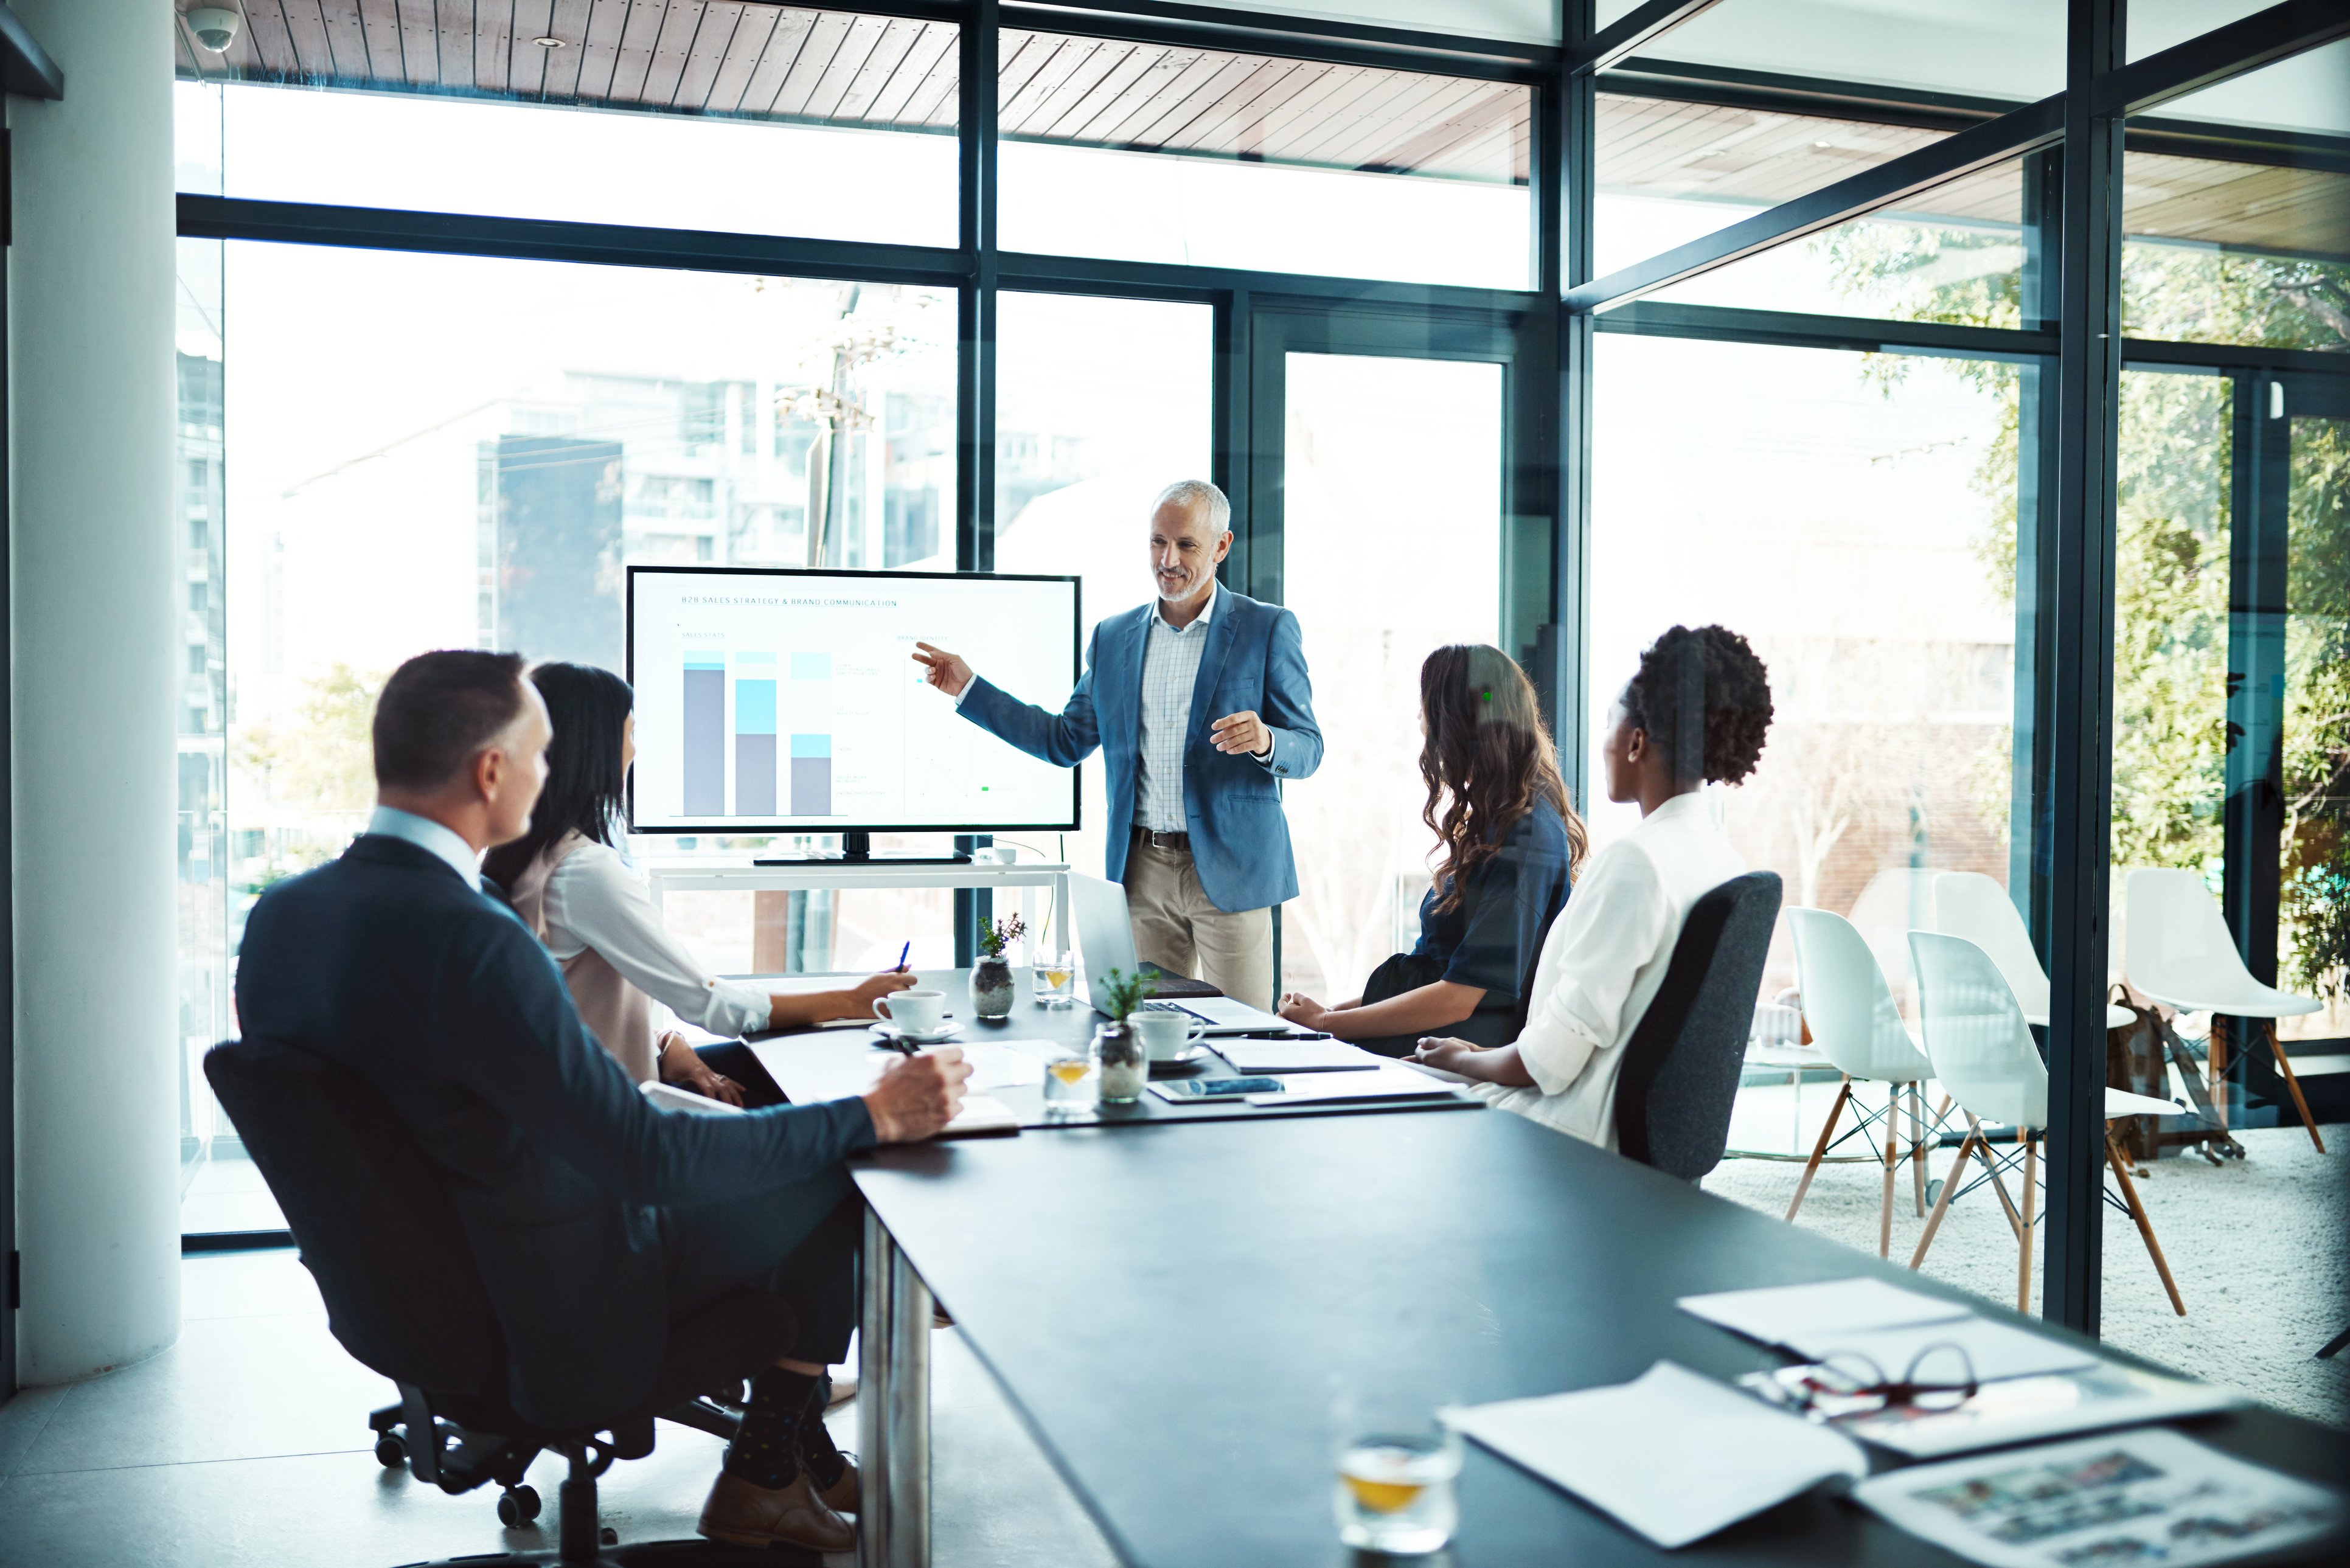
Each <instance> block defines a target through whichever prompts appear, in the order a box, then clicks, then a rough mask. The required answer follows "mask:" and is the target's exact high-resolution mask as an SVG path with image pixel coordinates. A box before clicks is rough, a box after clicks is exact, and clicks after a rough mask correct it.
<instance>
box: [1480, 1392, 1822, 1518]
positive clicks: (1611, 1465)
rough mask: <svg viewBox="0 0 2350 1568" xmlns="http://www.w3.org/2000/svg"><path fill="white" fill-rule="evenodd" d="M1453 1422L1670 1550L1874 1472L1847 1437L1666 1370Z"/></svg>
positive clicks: (1512, 1403) (1485, 1408) (1507, 1403)
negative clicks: (1831, 1483)
mask: <svg viewBox="0 0 2350 1568" xmlns="http://www.w3.org/2000/svg"><path fill="white" fill-rule="evenodd" d="M1444 1418H1445V1420H1446V1421H1447V1422H1449V1423H1450V1424H1451V1426H1452V1427H1454V1428H1456V1429H1458V1430H1459V1431H1460V1432H1461V1434H1462V1435H1463V1436H1465V1437H1469V1438H1474V1439H1476V1440H1477V1441H1478V1442H1480V1443H1482V1444H1483V1445H1484V1446H1485V1447H1486V1448H1489V1449H1492V1450H1493V1451H1494V1452H1495V1453H1497V1454H1500V1455H1501V1456H1502V1457H1503V1458H1504V1459H1509V1460H1511V1461H1513V1463H1516V1464H1519V1465H1523V1466H1524V1467H1525V1468H1526V1469H1529V1470H1532V1471H1533V1472H1534V1474H1536V1475H1538V1476H1541V1477H1542V1478H1543V1479H1544V1480H1548V1481H1550V1482H1551V1483H1553V1484H1554V1485H1555V1486H1558V1487H1560V1488H1562V1489H1564V1490H1567V1491H1570V1492H1573V1493H1574V1494H1575V1496H1576V1497H1579V1498H1581V1499H1582V1500H1583V1501H1586V1502H1587V1503H1589V1504H1591V1506H1592V1507H1594V1508H1596V1509H1598V1510H1599V1511H1601V1512H1603V1513H1606V1514H1607V1515H1609V1516H1610V1517H1611V1518H1613V1519H1615V1520H1617V1521H1618V1522H1620V1523H1622V1524H1624V1525H1627V1526H1628V1527H1629V1528H1631V1529H1632V1530H1635V1531H1638V1532H1639V1533H1640V1534H1642V1535H1645V1536H1647V1537H1648V1539H1649V1540H1650V1541H1653V1542H1656V1543H1657V1544H1658V1545H1659V1546H1662V1547H1665V1548H1667V1549H1670V1548H1672V1547H1676V1546H1686V1545H1688V1544H1689V1543H1690V1542H1692V1541H1699V1540H1702V1539H1703V1538H1704V1537H1706V1536H1709V1535H1711V1534H1712V1533H1713V1532H1715V1531H1717V1530H1721V1529H1723V1528H1725V1527H1726V1526H1729V1525H1731V1524H1735V1523H1737V1522H1738V1521H1740V1520H1742V1519H1744V1518H1746V1517H1748V1516H1749V1515H1751V1514H1756V1513H1760V1512H1762V1511H1763V1510H1764V1509H1766V1508H1769V1507H1771V1506H1772V1505H1773V1503H1779V1502H1783V1501H1786V1500H1787V1499H1789V1498H1791V1497H1794V1496H1795V1495H1796V1494H1798V1493H1799V1492H1804V1491H1808V1490H1810V1489H1811V1488H1813V1487H1814V1486H1816V1485H1818V1484H1819V1483H1820V1482H1821V1481H1824V1480H1829V1479H1831V1478H1834V1477H1847V1478H1856V1477H1859V1476H1863V1475H1866V1473H1867V1472H1868V1461H1867V1460H1866V1458H1864V1457H1863V1455H1862V1453H1861V1449H1860V1445H1859V1444H1857V1443H1856V1442H1854V1441H1853V1440H1852V1439H1851V1438H1847V1437H1846V1436H1844V1435H1843V1434H1842V1433H1840V1432H1835V1431H1832V1430H1830V1429H1829V1428H1825V1427H1821V1426H1816V1425H1814V1424H1813V1423H1812V1422H1809V1421H1806V1420H1804V1419H1803V1418H1802V1417H1797V1416H1791V1415H1788V1414H1786V1413H1785V1412H1784V1411H1780V1410H1774V1409H1773V1408H1771V1407H1769V1406H1767V1405H1765V1404H1763V1402H1762V1401H1761V1400H1759V1399H1754V1398H1751V1397H1748V1396H1746V1395H1744V1394H1742V1393H1740V1392H1738V1391H1737V1390H1736V1389H1734V1388H1731V1387H1730V1386H1727V1385H1725V1384H1721V1383H1717V1382H1715V1381H1714V1380H1713V1379H1712V1378H1711V1377H1703V1376H1699V1375H1698V1374H1697V1373H1694V1372H1691V1371H1690V1369H1689V1368H1688V1367H1686V1366H1677V1365H1676V1364H1674V1363H1672V1362H1669V1361H1659V1362H1658V1363H1657V1364H1656V1365H1655V1366H1651V1367H1649V1368H1648V1371H1647V1372H1645V1373H1643V1374H1641V1375H1640V1376H1638V1377H1637V1378H1635V1379H1633V1380H1632V1381H1631V1382H1629V1383H1619V1384H1616V1385H1614V1386H1609V1387H1605V1388H1586V1389H1584V1390H1582V1391H1581V1392H1579V1393H1575V1394H1553V1395H1549V1396H1547V1397H1542V1398H1537V1399H1508V1400H1503V1402H1501V1403H1499V1404H1495V1405H1478V1406H1474V1407H1471V1408H1468V1409H1455V1410H1447V1411H1445V1412H1444Z"/></svg>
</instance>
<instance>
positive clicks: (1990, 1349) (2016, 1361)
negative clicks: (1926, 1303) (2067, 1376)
mask: <svg viewBox="0 0 2350 1568" xmlns="http://www.w3.org/2000/svg"><path fill="white" fill-rule="evenodd" d="M1950 1345H1956V1346H1957V1347H1958V1348H1959V1349H1960V1350H1961V1351H1964V1352H1965V1353H1966V1366H1971V1367H1972V1368H1973V1371H1974V1376H1975V1378H1976V1380H1977V1381H1978V1382H1982V1383H1990V1382H1992V1381H1994V1380H1996V1379H1999V1378H2002V1377H2031V1376H2036V1375H2038V1374H2042V1373H2048V1372H2073V1371H2078V1370H2081V1369H2084V1368H2086V1367H2091V1366H2095V1365H2096V1364H2097V1357H2096V1355H2095V1353H2094V1352H2092V1351H2088V1350H2084V1349H2082V1348H2080V1347H2079V1346H2077V1345H2064V1344H2062V1343H2060V1342H2058V1341H2056V1340H2054V1339H2052V1338H2050V1337H2049V1336H2047V1335H2046V1334H2031V1333H2027V1332H2026V1331H2024V1330H2022V1329H2020V1328H2010V1327H2009V1326H2008V1325H2007V1324H2003V1323H1993V1322H1991V1320H1990V1319H1988V1318H1981V1317H1962V1318H1958V1319H1955V1320H1953V1321H1951V1322H1949V1323H1914V1324H1903V1325H1902V1326H1901V1327H1899V1328H1861V1329H1805V1330H1804V1331H1802V1332H1801V1333H1799V1334H1794V1336H1792V1337H1791V1338H1789V1339H1788V1341H1787V1346H1788V1348H1789V1349H1791V1350H1793V1351H1794V1352H1795V1353H1796V1354H1797V1355H1804V1356H1809V1357H1810V1358H1811V1359H1813V1360H1814V1361H1824V1360H1826V1359H1827V1358H1828V1357H1829V1356H1831V1355H1847V1356H1848V1355H1862V1356H1866V1357H1867V1358H1868V1360H1869V1361H1871V1362H1873V1363H1875V1364H1876V1366H1877V1369H1878V1370H1879V1371H1881V1372H1883V1373H1884V1374H1885V1376H1887V1377H1888V1378H1898V1377H1901V1376H1903V1375H1905V1374H1906V1373H1908V1371H1909V1369H1910V1367H1911V1366H1913V1365H1914V1366H1917V1368H1918V1381H1919V1382H1924V1383H1958V1382H1963V1381H1964V1380H1965V1377H1966V1366H1961V1365H1960V1360H1959V1358H1958V1356H1956V1355H1952V1354H1951V1353H1950V1351H1949V1350H1948V1349H1947V1348H1944V1347H1945V1346H1950ZM1920 1355H1923V1356H1924V1357H1925V1359H1924V1360H1923V1361H1922V1362H1920V1361H1919V1360H1918V1357H1919V1356H1920Z"/></svg>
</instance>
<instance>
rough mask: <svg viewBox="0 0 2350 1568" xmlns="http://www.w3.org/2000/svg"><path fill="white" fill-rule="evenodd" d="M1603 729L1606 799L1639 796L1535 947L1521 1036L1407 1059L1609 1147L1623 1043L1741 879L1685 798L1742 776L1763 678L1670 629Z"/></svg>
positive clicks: (1708, 639)
mask: <svg viewBox="0 0 2350 1568" xmlns="http://www.w3.org/2000/svg"><path fill="white" fill-rule="evenodd" d="M1608 721H1609V729H1608V735H1607V747H1606V752H1605V757H1606V761H1607V798H1608V799H1609V800H1612V801H1618V802H1638V804H1639V807H1640V825H1639V826H1638V827H1636V828H1635V829H1633V831H1632V832H1631V833H1630V834H1628V835H1627V836H1625V837H1623V838H1621V839H1618V840H1617V841H1616V842H1615V843H1613V844H1610V845H1608V846H1606V847H1605V848H1603V849H1601V850H1599V851H1598V852H1597V853H1596V854H1595V855H1593V856H1592V857H1591V859H1590V862H1589V863H1588V864H1587V865H1586V867H1584V870H1583V874H1582V876H1581V877H1577V878H1576V880H1575V891H1574V893H1573V895H1572V896H1570V897H1569V898H1568V899H1567V900H1566V908H1565V909H1564V910H1562V911H1561V912H1560V914H1559V917H1558V919H1557V920H1556V921H1555V923H1554V924H1553V925H1552V926H1551V929H1550V936H1549V938H1548V939H1547V940H1545V941H1544V943H1543V952H1542V959H1541V961H1540V962H1539V963H1537V964H1536V965H1535V968H1534V987H1533V992H1532V997H1531V1001H1530V1002H1529V1003H1528V1007H1527V1015H1526V1026H1525V1028H1524V1029H1523V1031H1522V1032H1521V1033H1519V1035H1518V1037H1517V1039H1516V1040H1515V1041H1514V1042H1513V1043H1512V1044H1507V1045H1503V1046H1501V1047H1498V1048H1496V1049H1492V1050H1481V1049H1479V1048H1478V1047H1477V1046H1475V1045H1472V1044H1470V1043H1469V1042H1468V1041H1466V1040H1453V1039H1427V1040H1422V1041H1421V1042H1420V1043H1419V1050H1418V1051H1417V1052H1416V1053H1414V1060H1416V1061H1419V1062H1423V1063H1425V1064H1428V1065H1429V1066H1431V1067H1441V1068H1443V1069H1445V1070H1446V1071H1448V1072H1452V1073H1458V1074H1460V1075H1461V1076H1462V1077H1464V1078H1468V1079H1471V1080H1472V1086H1473V1089H1474V1092H1476V1093H1478V1094H1480V1095H1482V1096H1484V1097H1485V1098H1487V1099H1489V1100H1491V1101H1492V1102H1493V1103H1494V1104H1495V1105H1498V1106H1504V1107H1506V1108H1507V1109H1510V1110H1513V1111H1516V1112H1518V1113H1519V1114H1520V1115H1522V1116H1529V1117H1531V1118H1533V1119H1534V1120H1535V1121H1538V1122H1544V1123H1546V1124H1548V1125H1549V1126H1551V1127H1556V1128H1558V1129H1559V1130H1560V1131H1561V1132H1565V1133H1571V1134H1573V1135H1574V1136H1575V1137H1579V1138H1582V1139H1584V1140H1585V1141H1586V1142H1589V1143H1596V1144H1598V1145H1600V1146H1601V1147H1605V1148H1613V1147H1616V1078H1617V1073H1618V1071H1619V1070H1620V1069H1621V1068H1622V1066H1623V1064H1624V1053H1623V1050H1622V1046H1623V1044H1624V1042H1625V1041H1627V1040H1628V1039H1629V1038H1631V1034H1632V1031H1633V1030H1634V1028H1636V1027H1637V1026H1638V1023H1639V1022H1640V1017H1641V1015H1642V1014H1643V1013H1645V1012H1648V1003H1649V1002H1651V1001H1652V1000H1654V998H1655V996H1656V994H1657V989H1658V987H1659V986H1660V985H1662V984H1663V983H1664V978H1665V970H1666V967H1667V966H1668V965H1669V963H1670V962H1671V961H1672V956H1673V944H1674V943H1676V942H1678V941H1679V940H1680V934H1681V922H1682V921H1683V920H1684V919H1687V918H1688V915H1689V909H1690V905H1691V904H1694V903H1696V902H1697V900H1698V899H1699V898H1702V897H1703V896H1704V895H1705V894H1706V893H1708V892H1710V891H1711V890H1712V889H1713V888H1718V887H1720V886H1721V884H1722V883H1724V882H1727V881H1729V880H1730V879H1731V877H1736V876H1739V875H1740V874H1742V872H1744V871H1745V869H1746V863H1745V861H1743V860H1742V859H1741V858H1740V857H1739V855H1738V852H1737V851H1736V850H1734V849H1732V848H1731V846H1730V840H1729V838H1728V837H1727V836H1725V835H1724V834H1723V833H1722V831H1721V828H1720V827H1719V826H1716V825H1715V823H1714V821H1713V815H1712V813H1711V810H1710V809H1709V806H1708V804H1707V801H1706V799H1705V796H1704V795H1703V794H1701V793H1700V788H1701V786H1702V785H1704V784H1710V783H1711V784H1736V783H1737V782H1738V781H1739V780H1741V779H1742V778H1744V777H1745V776H1746V775H1747V774H1751V773H1752V772H1753V771H1754V763H1755V761H1756V759H1757V758H1758V757H1759V756H1760V755H1761V754H1762V751H1763V735H1764V733H1765V732H1767V731H1768V730H1769V728H1770V724H1771V682H1770V676H1769V672H1768V671H1767V670H1764V669H1763V661H1762V660H1761V659H1757V658H1756V657H1755V656H1754V650H1753V649H1752V648H1749V647H1748V646H1747V644H1746V639H1744V638H1742V637H1741V636H1739V635H1738V634H1737V633H1736V632H1733V631H1730V630H1727V629H1725V628H1721V627H1719V626H1709V627H1701V628H1699V629H1697V630H1695V631H1691V630H1690V628H1687V627H1681V626H1677V627H1674V628H1672V629H1671V630H1669V631H1668V632H1666V633H1665V634H1664V635H1663V636H1662V637H1660V638H1659V639H1657V640H1656V643H1655V644H1654V645H1653V646H1652V647H1650V648H1649V649H1648V651H1647V652H1646V653H1644V654H1642V655H1641V656H1640V669H1639V672H1638V674H1636V675H1634V676H1633V677H1632V680H1631V682H1630V683H1629V684H1628V685H1627V686H1626V687H1625V688H1624V694H1623V696H1622V697H1621V698H1619V699H1617V703H1616V706H1615V708H1614V710H1613V711H1611V712H1610V714H1609V715H1608Z"/></svg>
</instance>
